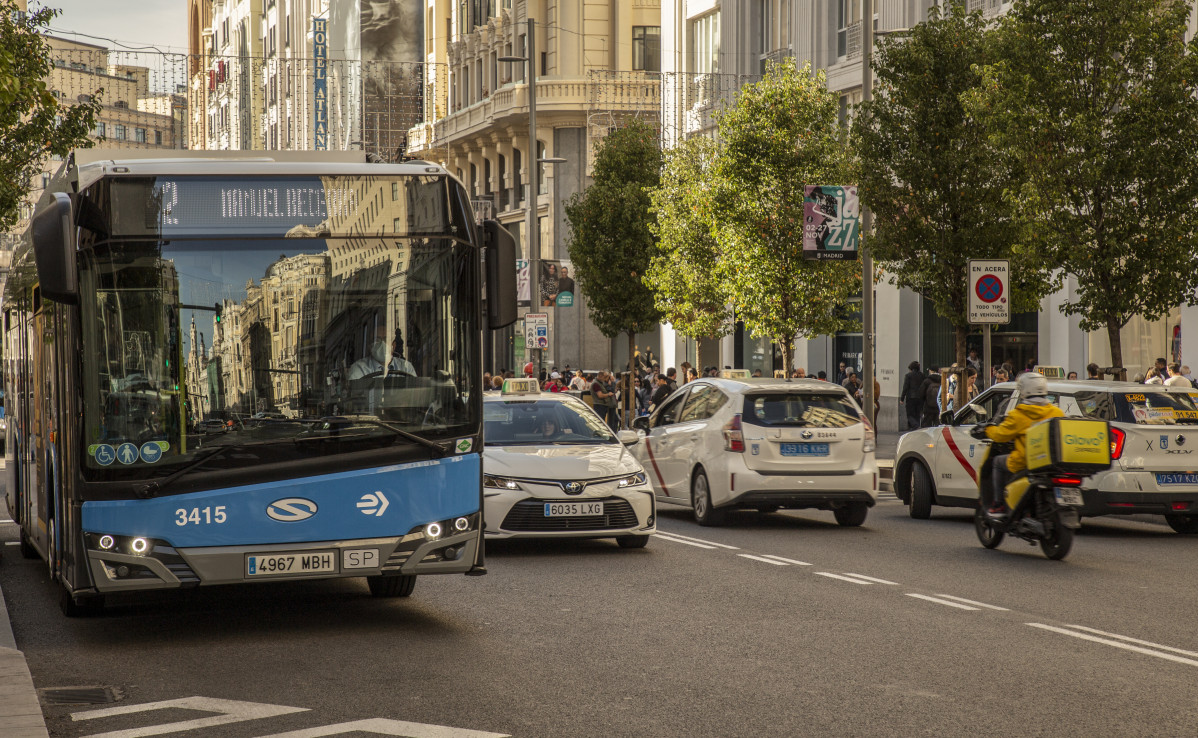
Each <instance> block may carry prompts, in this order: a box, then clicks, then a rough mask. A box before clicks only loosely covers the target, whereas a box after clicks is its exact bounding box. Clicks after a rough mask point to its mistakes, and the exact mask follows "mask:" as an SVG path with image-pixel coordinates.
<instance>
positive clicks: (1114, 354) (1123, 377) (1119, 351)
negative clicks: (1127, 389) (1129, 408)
mask: <svg viewBox="0 0 1198 738" xmlns="http://www.w3.org/2000/svg"><path fill="white" fill-rule="evenodd" d="M1121 327H1122V326H1120V325H1119V324H1118V323H1116V322H1115V319H1114V318H1107V321H1106V336H1107V340H1108V341H1110V344H1111V366H1112V367H1115V368H1116V370H1117V371H1118V373H1117V374H1116V375H1115V378H1116V379H1117V380H1119V381H1120V382H1126V381H1127V369H1125V368H1123V337H1122V336H1120V335H1119V330H1120V328H1121Z"/></svg>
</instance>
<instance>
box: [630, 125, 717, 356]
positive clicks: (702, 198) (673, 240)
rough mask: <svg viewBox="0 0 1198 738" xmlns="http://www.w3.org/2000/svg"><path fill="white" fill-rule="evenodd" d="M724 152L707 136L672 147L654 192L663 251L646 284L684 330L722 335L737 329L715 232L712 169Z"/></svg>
mask: <svg viewBox="0 0 1198 738" xmlns="http://www.w3.org/2000/svg"><path fill="white" fill-rule="evenodd" d="M717 153H718V149H717V147H716V144H715V143H714V142H713V141H712V140H711V139H710V138H707V137H705V136H695V137H693V138H689V139H686V140H684V141H682V142H681V143H680V144H679V145H678V146H677V147H676V148H674V149H671V150H670V151H667V152H666V155H665V167H664V169H663V171H662V175H661V186H660V187H658V188H656V189H654V190H652V191H651V192H650V197H651V199H652V203H653V204H652V207H651V211H652V212H653V214H654V215H655V216H656V220H655V221H654V222H652V223H651V228H652V229H653V233H654V234H655V235H656V236H657V238H658V240H659V244H658V245H659V251H658V253H657V255H656V256H654V257H653V259H652V261H650V263H649V270H648V272H646V274H645V284H646V285H647V286H648V287H649V288H650V289H652V290H653V293H654V295H655V298H656V305H657V309H658V310H660V311H661V313H662V315H663V316H664V317H665V319H666V320H668V321H669V322H670V323H671V324H672V325H673V326H674V328H675V330H677V331H678V332H679V333H681V334H682V335H684V336H689V337H691V338H695V339H699V338H716V337H719V336H722V335H724V334H726V333H728V332H729V331H730V330H731V329H732V311H731V309H730V307H729V306H730V301H729V297H728V293H727V290H726V289H725V287H724V284H723V282H722V281H721V279H720V275H719V270H718V266H719V263H720V258H719V257H720V250H719V244H718V243H717V242H716V239H715V238H714V237H713V236H712V228H711V223H712V220H711V189H710V187H709V185H708V177H709V176H710V169H711V166H712V165H713V163H714V161H715V157H716V155H717Z"/></svg>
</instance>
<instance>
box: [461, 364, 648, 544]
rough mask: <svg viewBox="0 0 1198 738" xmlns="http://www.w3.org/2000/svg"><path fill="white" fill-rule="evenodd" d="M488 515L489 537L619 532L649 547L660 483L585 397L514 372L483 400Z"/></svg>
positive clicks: (626, 436) (628, 434)
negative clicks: (548, 388)
mask: <svg viewBox="0 0 1198 738" xmlns="http://www.w3.org/2000/svg"><path fill="white" fill-rule="evenodd" d="M483 439H484V446H483V516H484V519H485V521H486V528H485V531H484V532H485V534H486V536H487V537H488V538H492V539H504V538H531V537H537V538H615V539H616V542H617V543H619V544H620V546H621V547H623V548H643V547H644V546H645V544H646V543H648V542H649V536H651V535H652V534H653V533H655V532H656V530H657V528H656V511H655V507H654V502H653V493H652V489H651V488H650V487H649V484H648V481H647V480H646V479H645V472H644V470H643V469H642V468H641V465H640V464H638V463H637V461H636V459H634V458H633V457H632V455H631V454H629V453H628V451H627V450H626V449H625V445H635V444H638V443H639V442H640V441H639V437H638V436H637V434H636V433H634V432H632V431H621V432H620V433H619V434H616V433H613V432H612V431H611V429H610V428H608V426H607V424H606V423H604V422H603V420H602V418H600V417H599V416H598V415H596V414H595V411H594V410H592V409H591V408H590V407H588V406H587V404H586V403H585V402H583V401H582V400H579V399H578V398H577V397H574V396H573V395H569V394H565V393H553V392H541V391H540V390H539V389H538V388H537V383H536V381H535V380H531V379H508V380H506V381H505V382H504V385H503V389H502V391H501V392H498V393H488V394H487V395H485V396H484V399H483Z"/></svg>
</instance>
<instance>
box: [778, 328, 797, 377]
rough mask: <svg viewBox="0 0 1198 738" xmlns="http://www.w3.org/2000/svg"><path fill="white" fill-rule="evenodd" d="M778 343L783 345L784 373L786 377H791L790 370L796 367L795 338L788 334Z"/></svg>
mask: <svg viewBox="0 0 1198 738" xmlns="http://www.w3.org/2000/svg"><path fill="white" fill-rule="evenodd" d="M778 345H779V346H781V347H782V374H783V376H785V377H790V371H791V369H793V368H794V357H795V340H794V338H793V337H791V336H786V337H783V338H782V339H781V340H780V341H778Z"/></svg>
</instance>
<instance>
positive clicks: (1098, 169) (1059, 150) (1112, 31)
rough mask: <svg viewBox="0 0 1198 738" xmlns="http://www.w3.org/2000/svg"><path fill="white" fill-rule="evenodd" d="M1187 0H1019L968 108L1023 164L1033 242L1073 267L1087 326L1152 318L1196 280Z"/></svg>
mask: <svg viewBox="0 0 1198 738" xmlns="http://www.w3.org/2000/svg"><path fill="white" fill-rule="evenodd" d="M1190 12H1191V7H1190V3H1189V2H1188V1H1187V0H1124V1H1123V2H1119V3H1113V2H1106V1H1105V0H1021V1H1020V2H1018V3H1016V4H1015V5H1014V7H1013V8H1012V9H1011V12H1010V13H1009V14H1008V15H1007V16H1005V17H1004V18H1003V19H1002V21H1001V22H1000V23H999V26H998V30H997V39H996V46H995V53H994V55H992V56H991V57H990V59H991V60H992V61H991V63H990V64H988V65H986V66H985V67H984V69H983V70H982V71H983V75H984V80H983V84H982V86H980V87H979V88H978V89H977V90H975V91H974V92H972V93H971V94H970V95H969V96H968V99H967V103H968V104H967V110H969V111H970V112H971V113H972V114H973V115H975V116H976V117H978V118H979V119H980V120H982V121H984V122H985V124H986V127H987V131H988V133H989V135H990V141H991V142H992V143H993V144H994V145H995V146H997V147H999V148H1000V149H1001V150H1002V151H1003V152H1004V153H1005V154H1006V155H1007V156H1009V157H1010V159H1011V160H1012V161H1015V162H1017V165H1018V166H1019V167H1020V170H1021V175H1022V176H1021V182H1022V183H1021V186H1019V187H1017V188H1012V189H1011V190H1010V192H1009V193H1008V198H1009V200H1010V201H1011V202H1012V203H1013V204H1014V205H1015V206H1016V208H1017V212H1018V213H1019V217H1020V219H1021V221H1022V222H1023V223H1025V224H1026V226H1027V229H1026V231H1025V234H1026V238H1027V240H1028V243H1029V245H1032V246H1035V247H1036V248H1038V249H1039V250H1041V251H1042V252H1043V253H1044V254H1045V256H1046V258H1047V259H1048V261H1049V263H1053V264H1059V265H1060V266H1061V267H1062V268H1063V270H1064V271H1065V272H1067V273H1069V274H1072V275H1073V276H1074V277H1075V278H1076V280H1077V296H1076V299H1071V300H1070V301H1069V302H1067V303H1065V305H1064V306H1063V307H1062V309H1063V311H1064V312H1065V313H1067V314H1070V315H1077V316H1080V318H1081V327H1082V328H1083V329H1085V330H1097V329H1100V328H1106V330H1107V334H1108V338H1109V340H1110V342H1111V353H1112V358H1113V360H1114V363H1115V364H1116V365H1119V364H1121V362H1122V347H1121V345H1120V343H1119V329H1120V328H1121V327H1122V326H1124V325H1125V324H1126V323H1127V321H1128V320H1129V319H1130V318H1131V317H1132V316H1133V315H1142V316H1144V317H1146V318H1150V319H1151V318H1156V317H1159V316H1161V315H1163V314H1164V313H1165V312H1166V311H1167V310H1168V309H1169V308H1171V307H1173V306H1175V305H1177V304H1179V302H1180V301H1181V300H1183V299H1185V296H1186V295H1188V294H1190V293H1192V291H1193V290H1194V288H1195V287H1196V286H1198V241H1196V239H1198V228H1196V226H1198V223H1196V222H1195V219H1196V217H1198V211H1196V209H1195V208H1194V201H1195V196H1196V195H1198V98H1196V97H1195V94H1194V93H1195V81H1198V67H1196V64H1198V58H1196V56H1195V46H1194V42H1193V41H1191V42H1190V43H1188V44H1187V43H1186V42H1185V40H1184V39H1185V33H1186V23H1187V19H1188V16H1189V14H1190Z"/></svg>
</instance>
